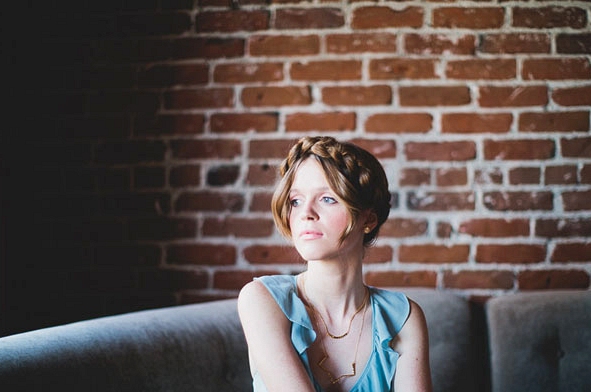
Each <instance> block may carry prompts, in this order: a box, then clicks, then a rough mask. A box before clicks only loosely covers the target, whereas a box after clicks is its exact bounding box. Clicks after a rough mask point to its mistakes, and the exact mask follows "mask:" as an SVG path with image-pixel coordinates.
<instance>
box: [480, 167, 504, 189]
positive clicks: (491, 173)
mask: <svg viewBox="0 0 591 392" xmlns="http://www.w3.org/2000/svg"><path fill="white" fill-rule="evenodd" d="M474 183H475V184H480V185H490V184H497V185H500V184H502V183H503V173H502V172H501V170H500V169H499V168H495V167H492V168H486V169H478V170H475V171H474Z"/></svg>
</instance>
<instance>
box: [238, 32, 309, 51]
mask: <svg viewBox="0 0 591 392" xmlns="http://www.w3.org/2000/svg"><path fill="white" fill-rule="evenodd" d="M248 47H249V52H250V55H251V56H304V55H312V54H318V53H319V52H320V39H319V38H318V36H317V35H298V36H290V35H255V36H252V37H250V39H249V41H248Z"/></svg>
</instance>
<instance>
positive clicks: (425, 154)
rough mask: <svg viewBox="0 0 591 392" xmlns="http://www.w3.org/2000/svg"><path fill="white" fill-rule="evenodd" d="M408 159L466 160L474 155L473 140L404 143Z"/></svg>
mask: <svg viewBox="0 0 591 392" xmlns="http://www.w3.org/2000/svg"><path fill="white" fill-rule="evenodd" d="M404 153H405V155H406V158H407V159H408V160H419V161H468V160H472V159H474V158H475V157H476V146H475V144H474V143H473V142H468V141H458V142H439V143H438V142H424V143H423V142H408V143H406V144H405V145H404Z"/></svg>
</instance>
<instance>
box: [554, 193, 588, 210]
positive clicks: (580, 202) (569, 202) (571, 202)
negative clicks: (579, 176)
mask: <svg viewBox="0 0 591 392" xmlns="http://www.w3.org/2000/svg"><path fill="white" fill-rule="evenodd" d="M561 196H562V206H563V209H564V211H582V210H591V191H565V192H562V195H561Z"/></svg>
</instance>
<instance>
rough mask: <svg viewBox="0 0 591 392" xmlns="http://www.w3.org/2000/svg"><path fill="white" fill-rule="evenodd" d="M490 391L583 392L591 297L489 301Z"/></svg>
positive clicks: (588, 375) (552, 294) (590, 366)
mask: <svg viewBox="0 0 591 392" xmlns="http://www.w3.org/2000/svg"><path fill="white" fill-rule="evenodd" d="M486 313H487V318H488V326H489V341H490V353H491V359H490V360H491V378H492V380H491V382H492V391H493V392H523V391H536V392H583V391H589V388H590V386H591V292H590V291H547V292H536V293H520V294H515V295H507V296H502V297H498V298H495V299H491V300H490V301H489V302H488V304H487V307H486Z"/></svg>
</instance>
